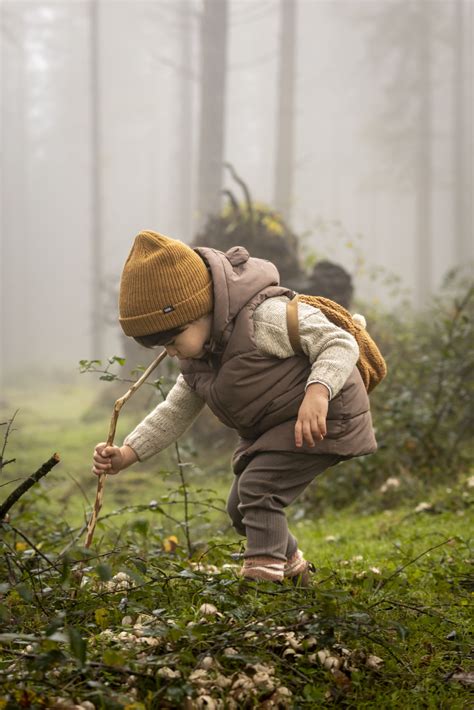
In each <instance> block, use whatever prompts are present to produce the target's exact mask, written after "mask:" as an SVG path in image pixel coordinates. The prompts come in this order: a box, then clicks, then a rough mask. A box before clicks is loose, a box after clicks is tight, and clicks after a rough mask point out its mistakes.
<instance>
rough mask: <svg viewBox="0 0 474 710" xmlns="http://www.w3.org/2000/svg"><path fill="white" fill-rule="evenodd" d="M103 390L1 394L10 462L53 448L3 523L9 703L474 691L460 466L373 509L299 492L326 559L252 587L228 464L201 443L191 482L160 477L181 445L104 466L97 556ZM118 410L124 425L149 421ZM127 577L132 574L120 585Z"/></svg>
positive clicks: (467, 533) (467, 520) (0, 701)
mask: <svg viewBox="0 0 474 710" xmlns="http://www.w3.org/2000/svg"><path fill="white" fill-rule="evenodd" d="M22 397H24V399H23V400H22ZM96 399H97V389H95V388H90V389H87V390H84V389H83V388H78V387H77V386H76V385H74V386H64V387H63V388H58V389H57V390H54V391H51V392H49V393H48V388H45V389H44V391H43V392H42V393H41V396H39V397H38V398H35V399H34V401H33V400H32V399H31V397H28V395H27V394H22V393H21V392H20V391H10V392H8V395H7V402H6V404H7V407H6V409H13V408H18V407H20V412H19V414H18V416H17V419H16V427H17V431H16V432H14V433H12V435H11V437H10V442H9V446H8V450H7V458H10V456H16V458H17V463H16V464H11V465H10V466H9V467H6V468H5V469H4V472H3V473H4V474H6V472H7V471H9V469H11V470H10V471H9V474H8V475H9V476H10V477H11V478H15V476H17V475H18V474H19V473H23V472H24V473H30V472H31V471H33V470H35V469H36V468H37V467H38V465H39V464H40V463H42V462H43V460H46V459H47V458H49V456H50V455H51V453H52V452H53V451H54V450H59V451H60V452H61V456H62V463H61V465H60V466H57V467H56V468H55V469H53V470H52V471H51V473H50V474H48V476H47V477H46V478H45V479H44V482H43V485H42V486H38V487H37V488H38V490H36V491H35V490H34V489H32V490H30V491H29V492H28V493H27V494H25V496H24V497H23V498H22V499H21V501H20V502H19V503H18V504H17V505H16V506H15V508H13V509H12V511H11V513H12V517H11V524H10V525H4V526H3V530H2V541H1V544H2V552H3V554H2V557H1V558H0V568H1V571H0V576H1V580H2V583H1V584H0V597H1V598H0V621H1V630H0V641H1V642H2V646H3V650H2V655H1V658H0V687H2V691H0V709H1V708H7V709H10V708H20V707H31V708H51V707H54V703H55V702H56V701H55V700H54V698H63V699H66V701H67V702H68V703H69V705H66V707H72V704H73V703H76V704H80V703H81V702H83V701H88V702H90V703H93V706H94V707H95V708H113V709H115V708H128V710H140V709H143V708H146V709H148V708H150V709H155V708H156V709H158V708H187V709H189V708H198V707H208V708H209V707H218V708H239V709H240V708H252V707H261V708H267V707H268V708H270V707H280V708H300V707H301V708H319V707H321V708H325V707H328V708H330V707H336V706H337V707H343V708H357V709H359V708H403V709H405V708H407V709H411V708H413V710H415V709H416V710H418V708H433V709H434V708H436V709H438V708H442V709H446V710H451V709H453V710H458V709H459V710H461V709H462V710H465V709H466V710H467V708H472V707H473V698H472V694H471V693H470V692H469V688H470V687H471V688H472V677H473V675H472V674H473V670H474V668H473V662H472V647H473V639H472V627H471V626H470V621H471V619H472V602H473V590H474V575H473V569H472V565H473V553H472V530H473V519H472V497H473V496H472V492H473V489H472V488H470V487H469V485H468V480H467V477H466V478H465V480H460V481H459V482H458V483H456V484H453V485H452V486H451V487H450V488H449V489H447V488H446V487H437V488H432V489H427V490H426V496H425V497H424V501H421V500H419V501H414V502H413V501H412V502H410V503H409V504H405V505H404V506H399V507H397V508H394V509H391V510H386V511H381V512H377V513H374V512H371V513H370V514H369V513H364V511H363V510H361V508H360V506H359V507H356V505H354V506H353V507H352V508H346V509H344V510H339V511H335V510H332V509H331V508H329V507H328V508H327V510H325V512H324V514H323V515H321V514H316V513H314V512H311V509H310V508H308V506H307V505H306V506H305V505H303V504H296V506H295V507H294V509H293V511H292V513H291V515H290V520H291V528H292V530H293V532H294V533H295V534H296V536H297V537H298V540H299V544H300V547H301V548H302V549H303V550H304V551H305V553H306V555H307V557H308V559H311V560H312V561H313V563H314V564H315V566H316V567H317V572H316V574H315V576H314V581H313V584H312V585H311V587H310V588H307V589H303V588H298V587H294V586H293V585H291V584H290V583H285V584H284V585H282V586H277V585H275V586H273V585H270V584H248V583H247V584H245V583H242V581H241V580H240V579H239V577H238V575H237V568H238V564H236V563H235V561H234V560H233V559H232V558H231V557H230V553H231V552H238V551H239V549H240V548H241V542H240V540H239V539H238V538H237V537H236V536H235V535H234V534H233V533H232V532H231V530H230V529H229V525H228V521H227V519H226V516H225V515H224V514H223V513H221V512H219V511H217V510H216V509H215V508H212V509H207V507H206V503H213V504H214V503H216V502H217V503H218V505H219V502H218V498H219V497H224V496H225V490H226V489H227V487H228V486H229V485H230V477H231V475H232V474H230V472H228V473H227V475H213V476H212V477H210V476H209V475H208V472H207V469H206V467H205V461H204V459H203V458H201V459H199V457H195V458H193V461H196V462H197V463H198V464H199V465H200V467H201V471H199V469H196V470H192V469H188V468H185V469H184V471H185V476H186V481H187V483H186V486H185V488H184V489H183V488H182V487H181V488H180V483H181V482H180V479H179V476H178V475H177V474H176V473H174V474H171V475H170V476H168V474H167V473H166V469H167V468H169V469H172V468H173V466H174V464H173V456H174V454H173V451H172V450H171V451H170V452H169V454H167V455H166V456H167V457H166V456H162V457H161V456H160V457H159V460H157V461H155V462H154V463H152V462H150V463H149V464H148V465H146V466H145V465H144V466H143V467H142V468H141V469H139V470H137V471H136V472H133V470H130V471H128V472H124V474H122V475H121V476H118V477H114V478H111V479H110V480H109V481H108V482H107V487H106V505H105V507H104V510H103V518H102V522H100V523H99V525H98V527H97V530H96V534H95V537H94V544H93V547H92V550H91V551H89V552H88V551H85V550H84V549H83V548H82V547H81V544H82V541H83V536H82V535H80V534H79V533H80V529H78V528H80V525H81V522H82V521H83V518H84V512H85V509H86V508H87V503H86V502H85V499H84V494H83V492H82V491H84V493H85V495H86V496H87V497H88V498H89V499H92V498H93V496H94V489H95V479H94V478H93V476H92V475H91V474H90V473H89V470H90V451H91V449H92V448H93V445H94V444H95V443H96V441H97V440H99V439H103V438H104V430H105V431H106V430H107V428H108V419H109V412H108V411H107V408H106V407H104V408H103V410H104V413H103V415H101V416H99V418H97V419H96V418H95V417H91V416H90V412H91V406H92V409H93V410H94V403H95V402H96ZM5 413H6V412H5V411H4V412H3V416H4V417H5ZM121 416H123V418H122V421H121V426H123V433H125V431H126V430H127V428H128V427H130V426H132V420H133V419H134V418H135V421H137V420H138V419H139V418H140V414H138V416H137V412H130V414H128V413H127V414H126V415H125V413H124V415H121ZM3 420H4V419H2V421H3ZM59 444H60V445H59ZM186 456H188V454H187V453H186V452H185V459H186ZM222 467H225V464H222ZM4 477H5V478H6V475H5V476H4ZM73 477H74V479H75V480H74V479H73ZM11 487H12V486H5V487H4V488H3V489H2V490H3V491H9V490H10V489H11ZM210 487H212V488H213V489H214V490H215V491H216V492H215V493H209V492H208V491H207V490H206V489H207V488H210ZM81 489H82V491H81ZM184 493H186V495H188V497H189V500H190V501H192V500H195V501H198V502H199V504H203V505H194V504H192V503H191V505H190V509H189V514H188V520H187V521H186V520H185V519H184V517H183V516H184V505H183V494H184ZM2 498H3V496H2ZM151 499H154V500H156V501H157V503H156V505H155V506H152V508H150V506H149V501H150V500H151ZM421 502H424V503H427V504H428V507H427V506H424V509H422V510H420V511H419V512H416V510H415V509H416V506H417V504H418V503H421ZM122 506H130V508H129V510H128V512H127V511H123V512H121V513H120V514H118V513H117V514H115V513H114V510H115V509H118V508H121V507H122ZM160 511H162V512H160ZM186 533H188V534H189V537H190V542H191V543H192V549H193V555H192V558H191V559H189V557H188V554H187V540H186ZM170 536H176V538H177V539H178V547H177V548H176V549H174V550H173V551H169V548H170V546H171V548H173V547H174V545H173V543H172V541H170V540H169V537H170ZM68 546H69V547H68ZM67 547H68V549H66V548H67ZM81 561H82V562H83V566H82V572H83V575H84V579H85V583H83V584H82V585H80V584H79V579H78V571H79V569H80V568H79V567H78V565H79V564H80V563H81ZM84 565H85V569H84ZM118 573H123V574H126V575H128V578H127V579H128V581H126V583H125V584H126V585H130V586H129V587H127V588H124V589H116V587H115V586H114V585H116V584H117V581H116V580H115V581H114V579H113V578H114V575H117V574H118ZM203 604H212V605H213V606H214V607H215V609H216V612H215V613H211V614H209V615H206V614H205V613H204V612H203V611H202V609H201V607H202V605H203ZM208 611H211V610H209V609H208ZM137 623H138V624H141V627H139V626H137ZM144 639H145V640H144ZM229 649H232V650H231V651H229ZM318 653H319V656H318ZM377 659H378V660H377ZM322 661H324V663H325V664H326V666H327V667H326V666H325V665H324V663H323V662H322ZM330 665H332V668H329V666H330ZM201 671H202V672H201ZM469 674H470V675H469ZM469 681H471V685H469ZM282 688H286V690H282ZM200 694H201V696H200ZM199 697H201V698H205V697H207V698H208V699H207V700H206V699H201V700H199ZM83 707H87V705H85V706H83ZM90 707H91V706H89V710H90Z"/></svg>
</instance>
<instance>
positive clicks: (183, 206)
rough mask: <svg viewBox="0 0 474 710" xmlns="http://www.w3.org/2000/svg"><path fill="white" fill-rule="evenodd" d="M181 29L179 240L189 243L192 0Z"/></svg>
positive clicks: (184, 0)
mask: <svg viewBox="0 0 474 710" xmlns="http://www.w3.org/2000/svg"><path fill="white" fill-rule="evenodd" d="M178 11H179V15H180V27H181V38H180V39H181V65H182V71H181V73H180V78H179V81H180V87H179V91H180V102H179V103H180V105H179V112H180V113H179V129H178V131H179V137H180V140H179V155H178V186H177V187H178V196H179V214H178V236H179V238H180V239H183V240H184V241H186V242H189V241H190V240H191V237H192V175H193V120H192V116H193V88H194V85H193V81H194V79H193V73H192V57H193V33H192V22H193V21H194V20H193V19H192V18H193V12H194V11H193V7H192V4H191V2H190V1H189V0H180V2H179V3H178Z"/></svg>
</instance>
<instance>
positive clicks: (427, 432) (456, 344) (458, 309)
mask: <svg viewBox="0 0 474 710" xmlns="http://www.w3.org/2000/svg"><path fill="white" fill-rule="evenodd" d="M473 303H474V287H473V286H472V284H469V283H466V280H465V279H463V278H462V277H461V275H460V274H459V273H457V272H453V273H450V274H449V275H448V276H447V278H446V280H445V282H444V284H443V287H442V288H441V290H440V292H439V294H438V295H437V296H436V297H435V298H433V300H432V302H431V304H430V305H429V307H428V308H426V309H425V310H424V311H423V312H420V313H415V312H413V311H411V310H402V311H398V312H397V313H387V312H385V313H384V312H382V311H379V312H378V313H374V314H372V317H373V318H371V317H369V318H368V321H369V327H370V332H371V334H372V335H373V337H374V338H375V339H376V341H377V343H378V344H379V345H380V347H381V350H382V352H383V353H384V355H385V357H386V360H387V364H388V375H387V378H386V379H385V380H384V382H382V383H381V384H380V385H379V387H378V388H377V389H376V390H375V391H374V393H373V394H372V395H371V403H372V414H373V420H374V426H375V429H376V435H377V441H378V445H379V449H378V451H377V453H376V454H374V455H372V456H368V457H363V458H361V459H354V460H353V461H350V462H347V463H344V464H343V465H342V466H340V467H338V468H337V469H335V471H334V472H333V475H331V474H328V475H327V476H326V477H323V478H322V479H321V481H320V482H319V485H318V486H317V487H315V488H314V489H313V490H312V491H311V489H310V492H309V493H308V495H309V496H312V498H310V500H311V502H312V503H313V504H318V503H319V501H321V500H324V501H325V502H327V501H328V500H329V501H330V502H331V503H333V504H335V505H343V504H345V503H348V502H351V501H353V500H354V499H359V500H361V501H363V502H364V505H366V504H367V499H368V498H372V499H374V490H377V491H379V490H380V488H381V487H382V486H383V484H384V482H385V481H386V480H387V479H388V478H392V479H396V480H397V481H398V482H399V485H396V486H395V485H394V486H389V487H388V488H389V489H390V492H389V491H387V490H385V493H382V494H380V492H379V496H378V497H377V496H376V497H375V499H374V500H377V501H378V502H379V503H380V502H384V501H385V502H386V501H387V500H388V498H389V496H390V500H391V502H397V501H399V500H400V498H401V497H404V496H406V495H407V494H410V493H412V494H418V493H419V492H420V490H424V489H425V488H426V486H429V485H431V484H435V485H436V484H439V483H445V482H446V483H448V482H452V481H454V480H455V479H456V478H457V477H458V475H459V474H460V473H463V472H465V471H466V470H467V468H468V466H469V463H470V461H472V430H473V424H474V412H473V408H472V405H471V402H472V395H473V389H474V387H473V371H474V355H473V351H472V344H473V342H474V327H473V318H472V311H473ZM371 322H375V324H376V325H375V327H371V325H370V324H371ZM336 472H337V473H336ZM395 490H396V495H394V493H395ZM387 492H389V496H387V495H386V493H387Z"/></svg>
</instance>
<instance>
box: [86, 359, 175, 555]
mask: <svg viewBox="0 0 474 710" xmlns="http://www.w3.org/2000/svg"><path fill="white" fill-rule="evenodd" d="M166 355H167V352H166V350H163V352H161V353H160V354H159V355H158V357H157V358H156V359H155V360H154V361H153V362H152V363H151V365H149V367H147V369H146V370H145V372H144V373H143V375H142V376H141V377H140V378H139V379H138V380H137V381H136V382H135V383H134V384H133V385H132V386H131V387H130V389H129V390H128V392H126V393H125V394H124V395H123V397H120V398H119V399H118V400H117V401H116V402H115V405H114V409H113V412H112V418H111V420H110V427H109V435H108V437H107V444H106V445H107V446H112V444H113V443H114V438H115V431H116V428H117V420H118V416H119V414H120V410H121V409H122V407H123V405H124V404H125V402H127V400H129V399H130V397H131V396H132V394H134V392H136V391H137V389H138V388H139V387H140V386H141V385H142V384H143V383H144V382H145V380H146V379H147V377H148V376H149V375H150V374H151V373H152V372H153V370H154V369H155V367H157V366H158V365H159V364H160V362H161V361H162V360H163V359H164V358H165V357H166ZM105 480H106V474H105V473H102V474H101V475H100V476H99V480H98V481H97V492H96V496H95V502H94V508H93V509H92V515H91V518H90V520H89V525H88V526H87V535H86V541H85V545H84V546H85V547H90V546H91V544H92V538H93V537H94V531H95V526H96V524H97V518H98V515H99V512H100V509H101V508H102V500H103V497H104V487H105Z"/></svg>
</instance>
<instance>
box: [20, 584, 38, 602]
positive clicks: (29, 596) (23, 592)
mask: <svg viewBox="0 0 474 710" xmlns="http://www.w3.org/2000/svg"><path fill="white" fill-rule="evenodd" d="M16 591H17V592H18V594H19V595H20V597H21V598H22V599H23V600H24V601H25V602H32V601H33V599H34V597H33V592H32V591H31V587H29V586H28V585H27V584H17V586H16Z"/></svg>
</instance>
